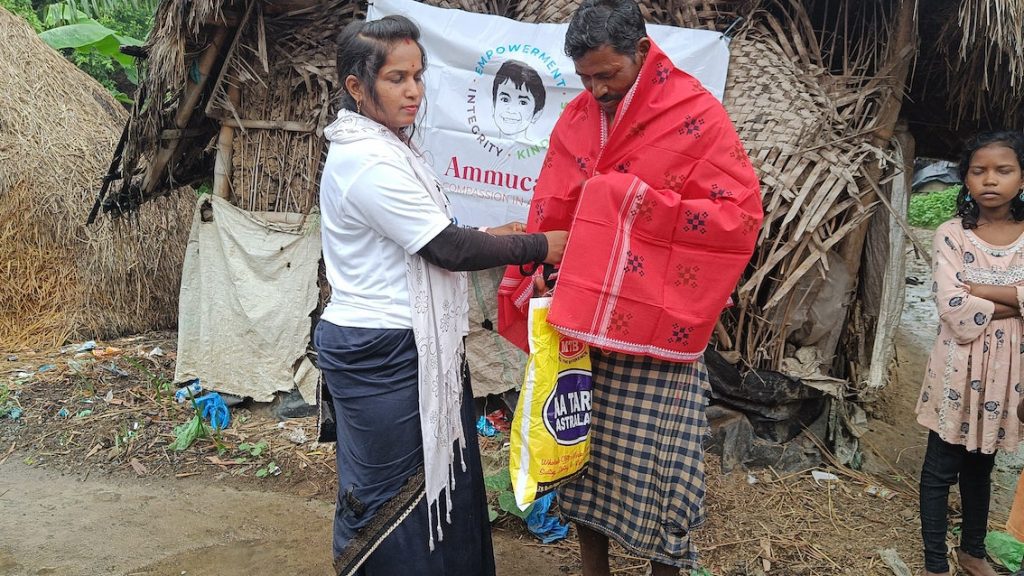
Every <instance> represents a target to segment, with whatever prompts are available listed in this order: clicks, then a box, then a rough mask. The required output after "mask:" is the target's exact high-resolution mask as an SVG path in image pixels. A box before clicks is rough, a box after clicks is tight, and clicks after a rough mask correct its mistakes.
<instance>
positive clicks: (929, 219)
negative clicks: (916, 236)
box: [907, 185, 960, 230]
mask: <svg viewBox="0 0 1024 576" xmlns="http://www.w3.org/2000/svg"><path fill="white" fill-rule="evenodd" d="M959 193H960V186H959V185H957V186H951V187H949V188H946V189H945V190H939V191H936V192H931V193H928V194H916V195H914V196H911V197H910V210H909V211H908V213H907V215H908V217H909V220H910V224H911V225H912V226H918V227H921V228H930V229H933V230H934V229H935V228H938V227H939V224H942V223H943V222H945V221H946V220H949V219H950V218H952V217H953V216H954V215H956V196H957V194H959Z"/></svg>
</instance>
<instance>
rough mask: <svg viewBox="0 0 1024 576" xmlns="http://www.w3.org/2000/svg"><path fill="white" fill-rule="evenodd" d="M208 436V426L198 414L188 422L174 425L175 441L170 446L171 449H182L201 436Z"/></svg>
mask: <svg viewBox="0 0 1024 576" xmlns="http://www.w3.org/2000/svg"><path fill="white" fill-rule="evenodd" d="M206 436H208V434H207V433H206V427H205V426H203V419H202V417H200V416H199V414H196V415H194V416H193V417H192V419H191V420H189V421H188V422H186V423H184V424H181V425H179V426H175V427H174V442H171V445H170V446H168V447H169V448H170V449H171V450H177V451H179V452H180V451H182V450H184V449H186V448H188V447H189V446H191V445H192V443H193V442H195V441H196V440H198V439H199V438H205V437H206Z"/></svg>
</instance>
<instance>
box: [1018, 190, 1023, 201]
mask: <svg viewBox="0 0 1024 576" xmlns="http://www.w3.org/2000/svg"><path fill="white" fill-rule="evenodd" d="M1017 197H1018V198H1020V199H1021V200H1024V188H1021V189H1020V194H1018V195H1017Z"/></svg>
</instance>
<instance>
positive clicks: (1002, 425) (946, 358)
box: [917, 218, 1024, 454]
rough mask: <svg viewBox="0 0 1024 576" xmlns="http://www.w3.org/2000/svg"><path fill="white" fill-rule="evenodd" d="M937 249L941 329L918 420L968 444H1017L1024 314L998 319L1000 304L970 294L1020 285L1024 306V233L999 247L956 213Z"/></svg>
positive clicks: (939, 233) (942, 229)
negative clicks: (984, 287)
mask: <svg viewBox="0 0 1024 576" xmlns="http://www.w3.org/2000/svg"><path fill="white" fill-rule="evenodd" d="M933 252H934V255H935V262H934V268H933V279H934V283H933V284H932V292H933V293H934V294H935V304H936V306H937V307H938V311H939V335H938V338H937V339H936V341H935V346H934V347H933V348H932V353H931V356H930V357H929V358H928V368H927V370H926V371H925V379H924V385H923V387H922V390H921V396H920V398H919V399H918V403H917V421H918V422H919V423H921V425H923V426H925V427H926V428H928V429H930V430H934V431H935V432H936V433H938V435H939V437H941V438H942V439H943V440H945V441H946V442H948V443H950V444H959V445H962V446H965V447H966V448H967V450H971V451H974V450H980V451H981V452H983V453H986V454H991V453H993V452H995V451H996V450H997V449H1000V448H1002V449H1006V450H1015V449H1016V448H1017V443H1018V442H1019V441H1020V439H1021V431H1022V428H1021V424H1020V422H1018V420H1017V415H1016V408H1017V403H1018V402H1019V401H1020V397H1021V393H1022V392H1024V387H1022V385H1021V381H1022V377H1021V376H1022V372H1021V371H1022V369H1024V362H1022V356H1024V340H1022V333H1024V320H1022V318H1021V317H1020V316H1017V317H1014V318H1007V319H1003V320H994V319H992V312H993V310H994V308H995V306H994V304H993V303H992V302H991V301H988V300H984V299H982V298H979V297H977V296H972V295H970V294H968V293H967V291H966V290H965V286H964V284H963V283H964V282H973V283H977V284H990V285H995V286H1016V287H1017V300H1018V302H1020V303H1021V306H1020V307H1021V309H1022V310H1024V235H1021V237H1019V238H1018V239H1017V241H1016V242H1014V243H1013V244H1011V245H1009V246H994V245H991V244H988V243H987V242H985V241H984V240H982V239H981V238H979V237H978V236H977V235H975V234H974V233H973V232H972V231H970V230H964V228H963V226H962V225H961V224H960V219H959V218H955V219H953V220H950V221H948V222H946V223H945V224H943V225H941V226H939V229H938V230H936V232H935V241H934V246H933Z"/></svg>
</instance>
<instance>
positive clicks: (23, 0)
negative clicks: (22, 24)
mask: <svg viewBox="0 0 1024 576" xmlns="http://www.w3.org/2000/svg"><path fill="white" fill-rule="evenodd" d="M0 8H4V9H5V10H7V11H8V12H10V13H11V14H15V15H18V16H21V17H22V18H24V19H25V20H26V21H27V22H28V23H29V24H30V25H31V26H32V29H33V30H35V31H36V32H42V31H43V23H42V22H41V21H40V20H39V16H38V15H37V14H36V11H35V8H33V7H32V2H30V1H29V0H0Z"/></svg>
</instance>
